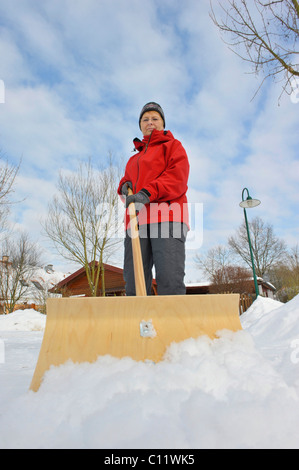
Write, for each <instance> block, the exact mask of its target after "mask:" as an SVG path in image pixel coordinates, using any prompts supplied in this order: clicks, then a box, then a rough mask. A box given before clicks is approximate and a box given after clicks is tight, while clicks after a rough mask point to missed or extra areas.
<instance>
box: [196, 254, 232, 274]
mask: <svg viewBox="0 0 299 470" xmlns="http://www.w3.org/2000/svg"><path fill="white" fill-rule="evenodd" d="M195 263H196V265H197V267H198V268H199V269H201V270H202V271H203V272H204V273H205V274H206V275H207V276H208V278H209V280H211V281H213V279H214V276H215V275H216V273H217V272H220V271H222V270H223V268H225V267H226V266H228V265H229V264H230V263H231V252H230V249H229V248H228V247H226V246H223V245H218V246H216V247H214V248H211V249H210V250H209V251H208V252H207V254H206V255H199V254H196V256H195Z"/></svg>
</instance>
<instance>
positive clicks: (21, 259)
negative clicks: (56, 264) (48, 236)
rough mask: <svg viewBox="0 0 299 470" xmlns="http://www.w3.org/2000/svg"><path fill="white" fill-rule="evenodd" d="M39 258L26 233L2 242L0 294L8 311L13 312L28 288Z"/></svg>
mask: <svg viewBox="0 0 299 470" xmlns="http://www.w3.org/2000/svg"><path fill="white" fill-rule="evenodd" d="M39 260H40V250H39V248H38V247H37V245H36V244H35V243H33V242H32V241H30V238H29V235H28V234H26V233H21V234H20V235H19V236H18V237H17V238H16V239H14V238H12V237H11V236H10V237H7V238H6V240H5V241H4V243H3V244H2V260H1V262H0V296H1V300H2V302H3V303H4V307H5V310H6V311H7V312H8V313H11V312H13V310H14V308H15V306H16V304H17V303H18V302H19V301H21V300H22V298H23V296H24V294H25V293H26V291H27V290H28V287H29V285H30V280H31V278H32V275H33V273H34V272H35V270H36V267H37V266H38V265H39Z"/></svg>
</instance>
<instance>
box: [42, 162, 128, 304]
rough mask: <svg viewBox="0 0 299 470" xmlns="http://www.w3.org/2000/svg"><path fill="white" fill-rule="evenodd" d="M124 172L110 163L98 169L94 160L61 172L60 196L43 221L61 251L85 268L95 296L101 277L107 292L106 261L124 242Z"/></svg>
mask: <svg viewBox="0 0 299 470" xmlns="http://www.w3.org/2000/svg"><path fill="white" fill-rule="evenodd" d="M119 179H120V172H119V170H118V168H117V167H115V166H113V164H112V160H111V158H110V160H109V166H108V167H107V168H106V169H104V170H102V171H99V170H95V169H94V168H93V167H92V164H91V162H90V161H89V162H88V163H82V164H81V165H80V166H79V169H78V171H77V172H76V173H73V174H70V175H63V174H60V177H59V181H58V193H59V194H58V195H57V196H55V197H54V199H53V201H52V203H51V204H50V206H49V212H48V216H47V219H46V221H45V222H44V223H43V226H44V229H45V231H46V234H47V236H48V237H49V238H50V239H51V240H52V242H54V245H55V247H56V249H57V250H58V252H59V253H60V254H61V255H62V256H63V257H64V258H65V259H68V260H70V261H73V262H76V263H79V264H80V265H81V266H83V267H85V271H86V276H87V280H88V284H89V287H90V292H91V295H92V296H97V295H98V287H99V279H100V275H101V280H102V295H105V279H104V269H103V263H104V262H107V260H108V258H109V256H111V254H112V253H113V252H114V251H115V250H116V249H117V248H118V247H119V243H120V241H121V239H120V237H119V233H118V232H119V228H120V225H121V223H122V220H120V217H119V213H118V212H119V211H118V203H119V197H118V195H117V185H118V182H119Z"/></svg>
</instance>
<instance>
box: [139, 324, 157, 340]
mask: <svg viewBox="0 0 299 470" xmlns="http://www.w3.org/2000/svg"><path fill="white" fill-rule="evenodd" d="M140 336H142V337H143V338H154V337H155V336H157V332H156V330H155V328H154V325H153V324H152V320H148V321H144V320H142V321H141V322H140Z"/></svg>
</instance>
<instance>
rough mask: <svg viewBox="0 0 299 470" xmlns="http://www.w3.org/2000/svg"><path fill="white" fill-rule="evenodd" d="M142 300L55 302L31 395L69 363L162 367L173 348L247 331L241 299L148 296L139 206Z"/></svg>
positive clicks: (135, 240)
mask: <svg viewBox="0 0 299 470" xmlns="http://www.w3.org/2000/svg"><path fill="white" fill-rule="evenodd" d="M129 213H130V219H131V231H132V234H131V236H132V248H133V262H134V274H135V285H136V297H125V296H123V297H81V298H54V299H48V301H47V320H46V327H45V332H44V338H43V342H42V345H41V350H40V353H39V358H38V361H37V365H36V368H35V372H34V375H33V378H32V382H31V385H30V389H31V390H33V391H37V390H38V389H39V387H40V384H41V381H42V379H43V376H44V374H45V372H46V371H47V370H48V369H49V368H50V367H51V366H59V365H61V364H64V363H65V362H66V361H68V360H72V361H73V362H74V363H82V362H94V361H96V359H97V358H98V357H99V356H104V355H106V354H109V355H111V356H114V357H116V358H123V357H126V356H128V357H131V358H132V359H134V360H136V361H144V360H146V359H148V360H151V361H153V362H159V361H160V360H161V359H162V358H163V355H164V353H165V351H166V349H167V347H168V346H169V345H170V344H171V343H172V342H180V341H183V340H186V339H189V338H197V337H198V336H200V335H208V336H209V337H211V338H215V337H216V336H217V331H218V330H222V329H229V330H232V331H237V330H240V329H242V327H241V323H240V319H239V294H224V295H222V294H214V295H168V296H156V295H154V296H146V288H145V281H144V272H143V263H142V257H141V251H140V240H139V236H138V226H137V219H136V212H135V204H134V203H132V204H130V206H129Z"/></svg>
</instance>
